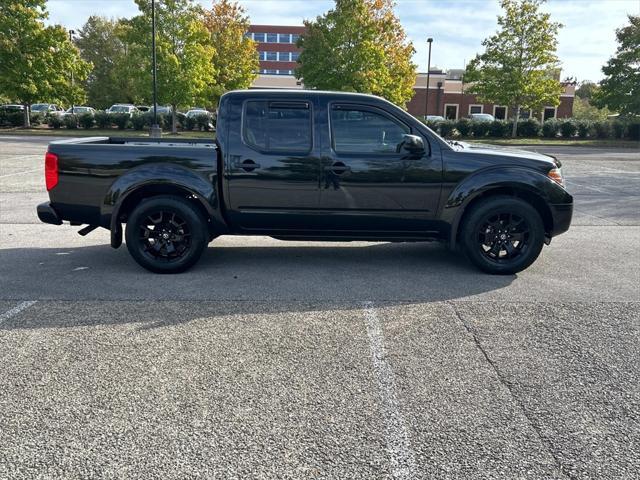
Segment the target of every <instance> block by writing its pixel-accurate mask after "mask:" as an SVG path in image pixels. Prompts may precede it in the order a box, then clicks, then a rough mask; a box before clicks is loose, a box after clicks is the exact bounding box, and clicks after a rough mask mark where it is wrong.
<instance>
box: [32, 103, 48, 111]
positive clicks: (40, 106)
mask: <svg viewBox="0 0 640 480" xmlns="http://www.w3.org/2000/svg"><path fill="white" fill-rule="evenodd" d="M48 108H49V104H48V103H36V104H35V105H31V111H32V112H43V111H45V110H47V109H48Z"/></svg>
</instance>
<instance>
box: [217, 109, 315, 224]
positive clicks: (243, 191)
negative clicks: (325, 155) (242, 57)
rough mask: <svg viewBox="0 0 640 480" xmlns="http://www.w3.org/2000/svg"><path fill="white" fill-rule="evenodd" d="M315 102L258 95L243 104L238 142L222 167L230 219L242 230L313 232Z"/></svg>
mask: <svg viewBox="0 0 640 480" xmlns="http://www.w3.org/2000/svg"><path fill="white" fill-rule="evenodd" d="M313 111H314V109H313V102H312V101H311V100H310V99H305V98H304V97H302V98H301V99H300V100H297V99H294V100H291V99H286V98H283V99H282V100H278V99H272V98H265V99H260V98H257V97H253V98H251V97H250V98H249V99H247V100H245V101H244V102H243V103H242V121H241V126H240V129H241V132H240V138H239V141H233V142H230V145H229V156H228V157H227V158H228V162H227V165H226V169H227V170H226V172H227V175H226V178H227V188H228V198H229V215H230V217H231V220H232V223H234V224H235V225H238V226H239V227H241V228H242V229H243V230H254V231H259V230H270V231H273V230H304V229H311V228H313V225H312V216H311V215H310V213H311V212H313V211H316V210H317V209H318V203H319V181H320V170H321V169H320V158H319V150H317V148H318V147H316V145H315V144H316V143H317V142H314V135H313Z"/></svg>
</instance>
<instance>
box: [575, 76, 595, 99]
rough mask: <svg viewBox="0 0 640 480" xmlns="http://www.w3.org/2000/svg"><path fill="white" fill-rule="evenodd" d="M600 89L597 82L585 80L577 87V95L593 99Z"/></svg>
mask: <svg viewBox="0 0 640 480" xmlns="http://www.w3.org/2000/svg"><path fill="white" fill-rule="evenodd" d="M598 90H600V87H599V86H598V84H597V83H594V82H592V81H590V80H585V81H583V82H580V85H579V86H578V88H576V97H578V98H583V99H586V100H591V98H593V95H594V94H595V93H596V92H597V91H598Z"/></svg>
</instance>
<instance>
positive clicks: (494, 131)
mask: <svg viewBox="0 0 640 480" xmlns="http://www.w3.org/2000/svg"><path fill="white" fill-rule="evenodd" d="M510 133H511V129H510V127H509V122H506V121H504V120H494V121H493V122H491V123H490V124H489V136H490V137H495V138H503V137H508V136H509V134H510Z"/></svg>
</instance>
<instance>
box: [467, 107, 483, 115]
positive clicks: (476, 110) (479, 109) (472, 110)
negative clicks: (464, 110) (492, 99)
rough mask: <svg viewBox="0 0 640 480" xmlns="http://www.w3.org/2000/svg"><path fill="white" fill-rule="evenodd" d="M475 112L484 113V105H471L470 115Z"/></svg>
mask: <svg viewBox="0 0 640 480" xmlns="http://www.w3.org/2000/svg"><path fill="white" fill-rule="evenodd" d="M473 113H482V105H469V115H471V114H473Z"/></svg>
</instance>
